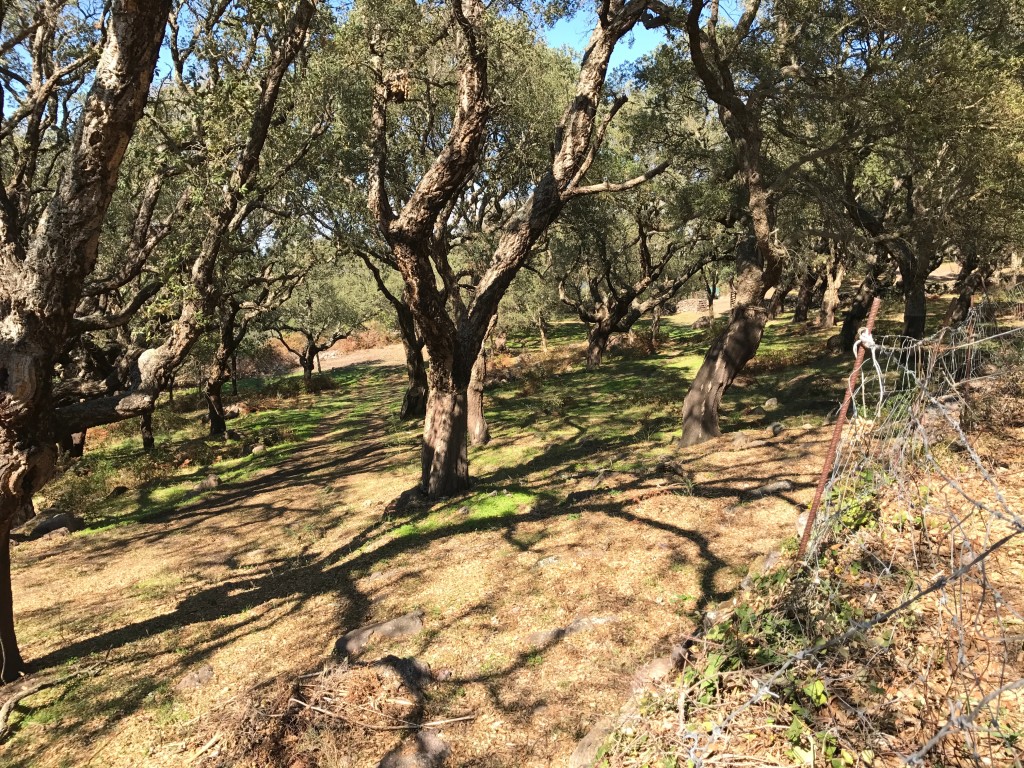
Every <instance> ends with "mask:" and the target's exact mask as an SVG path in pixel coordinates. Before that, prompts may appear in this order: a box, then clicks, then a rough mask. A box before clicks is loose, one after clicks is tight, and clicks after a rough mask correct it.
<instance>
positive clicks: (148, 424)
mask: <svg viewBox="0 0 1024 768" xmlns="http://www.w3.org/2000/svg"><path fill="white" fill-rule="evenodd" d="M139 428H140V431H141V433H142V450H144V451H145V452H146V453H149V452H150V451H152V450H153V449H154V448H155V447H156V440H155V439H154V438H153V412H152V411H145V412H144V413H143V414H142V415H141V416H140V417H139Z"/></svg>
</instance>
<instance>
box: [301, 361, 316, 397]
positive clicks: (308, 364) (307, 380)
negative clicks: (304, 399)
mask: <svg viewBox="0 0 1024 768" xmlns="http://www.w3.org/2000/svg"><path fill="white" fill-rule="evenodd" d="M302 388H303V389H304V390H305V391H306V392H312V391H313V358H309V357H303V358H302Z"/></svg>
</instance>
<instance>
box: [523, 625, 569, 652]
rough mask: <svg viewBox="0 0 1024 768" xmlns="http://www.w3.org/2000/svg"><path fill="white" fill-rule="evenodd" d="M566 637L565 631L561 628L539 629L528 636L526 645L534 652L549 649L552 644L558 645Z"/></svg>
mask: <svg viewBox="0 0 1024 768" xmlns="http://www.w3.org/2000/svg"><path fill="white" fill-rule="evenodd" d="M564 636H565V630H564V629H562V628H561V627H558V628H556V629H538V630H537V631H536V632H531V633H530V634H528V635H527V636H526V644H527V645H528V646H530V648H532V649H533V650H540V649H541V648H547V647H548V646H549V645H551V644H552V643H557V642H558V641H559V640H561V639H562V637H564Z"/></svg>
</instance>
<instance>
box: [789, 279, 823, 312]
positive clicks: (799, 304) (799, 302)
mask: <svg viewBox="0 0 1024 768" xmlns="http://www.w3.org/2000/svg"><path fill="white" fill-rule="evenodd" d="M817 284H818V276H817V274H815V273H814V272H808V273H807V274H806V275H804V276H803V279H801V280H800V289H799V290H798V291H797V294H796V300H795V301H794V303H793V322H794V323H806V322H807V316H808V314H810V311H811V302H812V300H813V298H814V288H815V286H817Z"/></svg>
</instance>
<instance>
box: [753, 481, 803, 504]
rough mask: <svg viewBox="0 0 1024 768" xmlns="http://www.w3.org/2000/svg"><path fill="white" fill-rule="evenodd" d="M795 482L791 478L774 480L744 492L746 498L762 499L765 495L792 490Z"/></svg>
mask: <svg viewBox="0 0 1024 768" xmlns="http://www.w3.org/2000/svg"><path fill="white" fill-rule="evenodd" d="M792 490H793V484H792V483H791V482H789V480H774V481H772V482H770V483H766V484H765V485H761V486H758V487H757V488H754V489H753V490H751V491H746V492H745V493H744V494H743V498H745V499H760V498H763V497H764V496H774V495H775V494H777V493H784V492H786V491H792Z"/></svg>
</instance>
